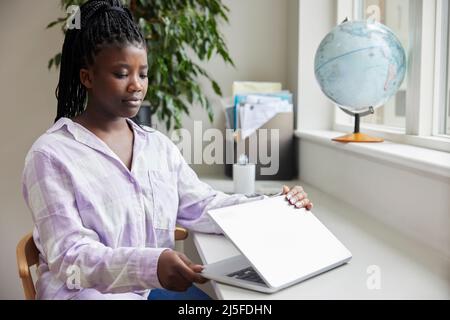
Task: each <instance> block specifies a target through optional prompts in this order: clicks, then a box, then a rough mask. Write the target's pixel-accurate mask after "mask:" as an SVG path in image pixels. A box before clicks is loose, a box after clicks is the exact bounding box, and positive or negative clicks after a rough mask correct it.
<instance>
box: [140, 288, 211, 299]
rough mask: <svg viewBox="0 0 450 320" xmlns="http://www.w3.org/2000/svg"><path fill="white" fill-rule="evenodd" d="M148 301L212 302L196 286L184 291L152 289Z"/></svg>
mask: <svg viewBox="0 0 450 320" xmlns="http://www.w3.org/2000/svg"><path fill="white" fill-rule="evenodd" d="M148 300H212V299H211V297H210V296H208V295H207V294H206V293H204V292H203V291H202V290H200V289H199V288H197V287H196V286H194V285H193V286H191V287H189V288H188V289H187V290H186V291H183V292H179V291H170V290H166V289H152V290H151V291H150V294H149V295H148Z"/></svg>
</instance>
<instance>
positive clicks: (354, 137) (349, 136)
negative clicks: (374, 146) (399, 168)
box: [332, 132, 384, 143]
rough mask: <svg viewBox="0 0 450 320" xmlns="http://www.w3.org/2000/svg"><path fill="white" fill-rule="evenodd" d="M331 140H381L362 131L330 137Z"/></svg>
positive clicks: (345, 141) (346, 141) (343, 141)
mask: <svg viewBox="0 0 450 320" xmlns="http://www.w3.org/2000/svg"><path fill="white" fill-rule="evenodd" d="M332 140H333V141H337V142H342V143H348V142H383V141H384V139H382V138H375V137H371V136H369V135H367V134H364V133H360V132H359V133H351V134H347V135H345V136H341V137H337V138H334V139H332Z"/></svg>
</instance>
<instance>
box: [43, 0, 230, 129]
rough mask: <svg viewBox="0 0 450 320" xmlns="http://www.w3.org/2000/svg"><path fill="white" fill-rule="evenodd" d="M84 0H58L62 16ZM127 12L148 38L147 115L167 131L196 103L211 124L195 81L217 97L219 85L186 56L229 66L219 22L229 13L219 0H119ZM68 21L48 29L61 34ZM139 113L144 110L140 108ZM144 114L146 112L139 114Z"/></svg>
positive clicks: (178, 124)
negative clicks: (207, 84) (215, 59)
mask: <svg viewBox="0 0 450 320" xmlns="http://www.w3.org/2000/svg"><path fill="white" fill-rule="evenodd" d="M84 2H87V0H61V8H62V9H63V10H64V11H65V12H67V11H68V8H69V7H70V6H72V5H81V4H83V3H84ZM122 2H123V3H124V4H125V5H126V6H127V7H128V8H129V9H130V11H131V12H132V14H133V17H134V19H135V21H136V22H137V23H138V24H139V26H140V27H141V30H142V33H143V35H144V37H145V39H146V40H147V49H148V50H147V52H148V64H149V69H148V78H149V85H148V91H147V95H146V100H147V102H148V103H147V104H148V106H149V108H150V109H149V110H150V114H156V115H157V117H158V119H159V120H160V121H163V122H165V124H166V128H167V130H169V129H170V128H172V126H173V127H174V128H175V129H178V128H180V127H181V116H182V114H183V113H185V114H188V115H189V109H190V106H191V105H192V104H194V103H199V104H200V105H201V106H202V107H203V108H204V109H205V110H206V111H207V113H208V117H209V120H210V121H211V122H212V120H213V111H212V107H211V103H210V101H209V100H208V98H207V97H206V96H205V94H204V93H203V92H202V90H201V88H200V85H199V82H198V77H199V76H204V77H206V78H207V79H208V80H209V81H210V83H211V85H212V88H213V90H214V92H215V93H216V94H217V95H220V96H221V95H222V93H221V90H220V87H219V85H218V84H217V82H216V81H214V79H212V78H211V76H210V75H209V74H208V73H207V72H206V70H205V69H204V68H202V67H201V66H199V65H198V64H197V63H195V62H194V61H193V59H192V58H191V57H189V55H188V54H187V52H186V49H187V48H190V49H191V50H192V52H193V53H195V55H196V57H197V58H198V59H199V60H200V61H208V60H210V59H211V58H212V57H213V56H214V55H219V56H220V57H222V59H223V60H224V62H225V63H228V64H231V65H233V66H234V63H233V61H232V59H231V57H230V56H229V53H228V49H227V46H226V44H225V41H224V39H223V35H222V34H221V33H220V31H219V28H218V24H219V23H220V21H221V20H223V21H225V22H228V17H227V13H228V11H229V9H228V8H227V7H226V6H225V5H224V4H223V3H222V1H221V0H122ZM67 19H68V17H62V18H58V19H56V20H55V21H53V22H51V23H49V25H48V26H47V28H51V27H54V26H57V25H60V26H61V29H62V31H63V32H65V26H66V21H67ZM60 58H61V53H58V54H56V55H55V56H54V57H53V58H52V59H50V61H49V64H48V68H49V69H51V68H52V67H53V66H54V67H56V68H57V67H58V66H59V64H60ZM141 109H144V108H141ZM143 112H145V111H143Z"/></svg>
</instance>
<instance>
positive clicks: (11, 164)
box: [0, 0, 297, 299]
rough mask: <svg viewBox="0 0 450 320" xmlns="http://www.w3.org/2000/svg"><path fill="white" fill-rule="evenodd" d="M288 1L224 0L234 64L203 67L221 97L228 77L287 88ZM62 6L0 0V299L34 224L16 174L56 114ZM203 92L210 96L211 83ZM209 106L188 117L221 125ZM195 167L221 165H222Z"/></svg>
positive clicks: (14, 283)
mask: <svg viewBox="0 0 450 320" xmlns="http://www.w3.org/2000/svg"><path fill="white" fill-rule="evenodd" d="M291 2H293V1H292V0H245V1H240V0H225V1H224V3H225V4H226V5H227V6H228V7H229V8H230V13H229V18H230V23H229V24H228V25H226V24H224V25H223V27H222V30H223V33H224V35H225V38H226V39H227V43H228V46H229V49H230V51H231V56H232V57H233V59H234V61H235V64H236V68H235V69H234V68H233V67H229V66H225V65H224V63H223V62H222V61H221V60H220V59H216V58H214V59H213V60H212V61H210V62H209V63H207V64H205V67H206V68H207V70H208V71H209V72H210V73H211V74H212V75H213V76H214V78H215V79H216V80H217V82H218V83H219V85H220V86H221V87H222V89H223V93H224V95H229V94H230V93H231V84H232V81H233V80H260V81H280V82H282V83H283V86H286V84H287V82H288V73H289V72H291V76H290V77H291V78H292V72H294V73H296V69H297V68H296V67H294V68H288V62H287V59H288V52H287V50H288V35H287V34H288V32H287V31H288V27H287V26H288V19H287V17H288V13H289V16H290V17H291V16H292V12H288V11H289V7H291V6H292V5H295V3H294V4H292V3H291ZM59 3H60V1H58V0H46V1H39V2H36V1H31V0H15V1H1V2H0V27H1V28H0V44H1V50H0V75H1V77H0V96H1V97H2V100H1V103H0V108H1V110H2V117H1V126H0V141H1V149H0V152H1V159H2V160H1V164H2V165H1V166H0V203H1V214H0V252H1V254H2V259H1V261H0V269H1V270H2V273H1V274H0V299H21V298H22V297H23V292H22V288H21V284H20V281H19V278H18V275H17V270H16V257H15V247H16V244H17V242H18V240H19V239H20V237H21V236H22V235H24V234H25V233H26V232H28V231H29V230H31V228H32V221H31V216H30V214H29V212H28V209H27V208H26V206H25V204H24V202H23V200H22V196H21V184H20V179H21V173H22V169H23V163H24V157H25V155H26V152H27V151H28V149H29V148H30V146H31V144H32V143H33V141H34V140H35V139H36V138H37V137H38V136H39V135H40V134H42V133H43V132H44V131H45V130H46V129H47V128H48V127H49V126H50V125H51V124H52V123H53V119H54V117H55V113H56V99H55V97H54V90H55V87H56V84H57V78H58V74H57V72H55V71H51V72H49V71H47V62H48V59H49V58H50V57H51V56H53V55H54V54H55V53H57V52H58V51H60V48H61V46H62V41H63V38H62V34H61V33H60V31H59V30H58V29H50V30H45V27H46V25H47V24H48V23H49V22H50V21H52V20H53V19H54V18H56V17H59V16H61V11H60V9H59ZM293 16H294V17H295V16H296V15H295V12H294V15H293ZM294 24H295V23H294ZM290 36H293V35H292V33H290ZM294 37H295V35H294ZM294 40H295V39H294ZM291 45H292V44H290V46H291ZM292 59H293V58H292V56H291V60H292ZM294 60H295V59H294ZM294 78H295V77H294ZM206 89H207V91H208V92H209V93H210V94H211V92H212V90H211V89H210V87H209V85H208V86H206ZM214 110H215V111H216V118H215V121H214V123H213V124H212V125H210V124H209V122H208V120H207V117H206V114H205V113H204V112H203V111H201V110H200V108H198V107H197V108H194V109H193V112H192V118H193V119H200V120H203V121H204V125H203V127H204V128H208V127H211V126H214V127H218V128H223V127H224V116H223V115H222V114H221V112H220V111H221V110H220V108H219V106H218V105H215V106H214ZM184 124H185V126H186V127H187V128H189V129H192V120H191V119H185V120H184ZM196 169H197V170H198V171H203V172H222V170H223V169H222V166H216V167H208V166H201V167H200V168H196Z"/></svg>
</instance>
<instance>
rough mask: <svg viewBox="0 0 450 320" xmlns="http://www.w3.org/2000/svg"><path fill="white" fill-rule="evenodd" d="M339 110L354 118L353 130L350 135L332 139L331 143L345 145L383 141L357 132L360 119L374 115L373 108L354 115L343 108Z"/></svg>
mask: <svg viewBox="0 0 450 320" xmlns="http://www.w3.org/2000/svg"><path fill="white" fill-rule="evenodd" d="M340 109H341V110H342V111H344V112H345V113H346V114H349V115H351V116H354V117H355V130H354V131H353V133H351V134H347V135H345V136H341V137H337V138H334V139H332V140H333V141H338V142H344V143H347V142H383V141H384V139H381V138H374V137H371V136H368V135H367V134H364V133H361V132H359V122H360V118H361V117H364V116H367V115H369V114H373V113H374V111H373V107H369V110H368V111H365V112H361V113H354V112H351V111H348V110H346V109H344V108H340Z"/></svg>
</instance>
